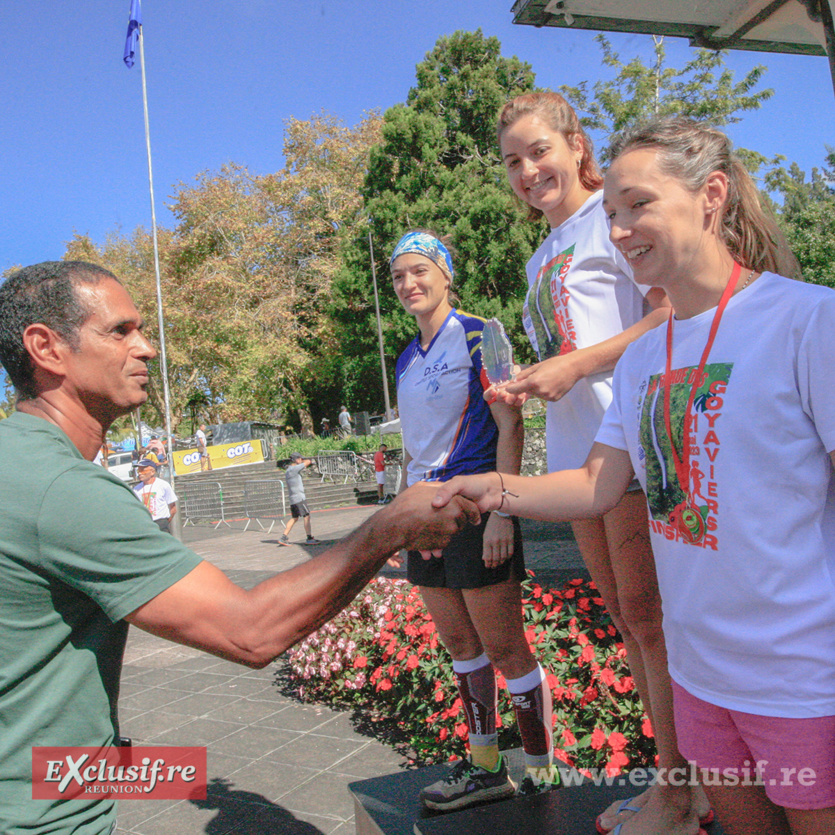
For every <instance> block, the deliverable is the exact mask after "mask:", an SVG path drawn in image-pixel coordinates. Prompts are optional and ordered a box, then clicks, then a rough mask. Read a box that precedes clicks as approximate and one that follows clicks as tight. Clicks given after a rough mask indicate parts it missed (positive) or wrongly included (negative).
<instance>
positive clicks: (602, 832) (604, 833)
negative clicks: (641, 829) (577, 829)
mask: <svg viewBox="0 0 835 835" xmlns="http://www.w3.org/2000/svg"><path fill="white" fill-rule="evenodd" d="M635 799H636V798H634V797H627V798H626V800H624V801H623V803H621V804H620V806H618V810H617V812H615V814H616V815H619V814H620V813H621V812H640V811H641V809H642V808H643V806H630V805H629V804H630V803H633V802H634V801H635ZM602 817H603V815H598V816H597V820H595V822H594V827H595V829H596V830H597V831H598V833H599V835H609V834H610V833H612V835H618V833H617V829H618V826H623V824H622V823H619V824H618V825H617V826H616V827H615V828H614V829H605V828H604V827H603V824H602V823H600V819H601V818H602Z"/></svg>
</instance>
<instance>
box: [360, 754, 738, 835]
mask: <svg viewBox="0 0 835 835" xmlns="http://www.w3.org/2000/svg"><path fill="white" fill-rule="evenodd" d="M504 756H505V758H506V760H507V763H508V768H509V771H510V774H511V777H512V778H513V780H514V781H515V782H516V783H518V782H519V780H520V779H521V777H522V775H523V773H524V762H523V760H522V752H521V750H520V749H517V750H514V751H506V752H504ZM447 768H448V766H446V765H439V766H431V767H429V768H422V769H418V770H415V771H403V772H400V773H398V774H390V775H387V776H385V777H376V778H374V779H372V780H361V781H358V782H356V783H351V784H350V785H349V789H350V790H351V793H352V794H353V796H354V807H355V813H356V818H355V819H356V827H357V835H544V833H547V835H595V831H596V830H595V826H594V821H595V818H596V817H597V816H598V815H599V814H600V812H601V811H603V809H605V808H606V807H607V806H608V805H609V804H610V803H612V802H613V801H615V800H621V799H624V798H627V797H632V796H634V795H636V794H639V793H640V792H641V790H642V789H640V788H636V787H635V786H633V785H631V784H630V783H629V781H628V780H627V779H625V778H624V779H623V781H622V782H621V783H620V784H617V785H611V786H605V785H601V786H595V785H594V783H593V782H586V783H583V784H582V785H579V786H571V787H564V788H560V789H557V790H556V791H552V792H547V793H546V794H541V795H537V796H535V797H519V798H511V799H510V800H504V801H499V802H496V803H486V804H483V805H481V806H476V807H472V808H469V809H463V810H461V811H459V812H449V813H446V814H437V813H433V812H429V811H427V810H425V809H423V808H422V806H421V804H420V802H419V800H418V794H419V792H420V790H421V789H422V788H423V787H424V786H428V785H429V784H430V783H434V782H435V781H436V780H438V779H440V778H441V777H443V775H444V773H445V772H446V770H447ZM707 831H708V833H709V835H723V832H722V827H721V826H720V825H719V823H718V822H715V823H713V824H711V826H709V827H708V829H707Z"/></svg>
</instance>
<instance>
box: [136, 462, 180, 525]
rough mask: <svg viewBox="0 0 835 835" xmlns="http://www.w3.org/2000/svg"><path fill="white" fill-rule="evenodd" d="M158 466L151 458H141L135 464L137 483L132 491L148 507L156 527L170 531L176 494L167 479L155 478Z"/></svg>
mask: <svg viewBox="0 0 835 835" xmlns="http://www.w3.org/2000/svg"><path fill="white" fill-rule="evenodd" d="M158 467H159V464H157V463H156V462H155V461H154V460H153V459H152V458H143V459H142V460H141V461H140V462H139V463H138V464H137V465H136V469H137V475H138V476H139V484H137V485H136V486H135V487H134V488H133V492H134V493H136V495H137V496H138V497H139V500H140V501H141V502H142V504H144V505H145V507H146V508H148V513H150V514H151V518H152V519H153V520H154V522H155V523H156V525H157V527H158V528H159V529H160V530H161V531H165V532H166V533H171V530H170V526H171V520H172V519H173V518H174V514H175V513H176V512H177V495H176V493H175V492H174V490H173V488H172V487H171V485H170V484H169V483H168V482H167V481H165V480H164V479H161V478H157V468H158Z"/></svg>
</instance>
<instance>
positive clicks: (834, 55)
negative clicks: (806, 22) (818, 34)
mask: <svg viewBox="0 0 835 835" xmlns="http://www.w3.org/2000/svg"><path fill="white" fill-rule="evenodd" d="M820 10H821V23H822V24H823V35H824V41H825V43H824V46H825V48H826V58H827V60H828V61H829V74H830V75H831V76H832V88H833V90H835V25H834V24H833V17H835V3H833V0H821V4H820Z"/></svg>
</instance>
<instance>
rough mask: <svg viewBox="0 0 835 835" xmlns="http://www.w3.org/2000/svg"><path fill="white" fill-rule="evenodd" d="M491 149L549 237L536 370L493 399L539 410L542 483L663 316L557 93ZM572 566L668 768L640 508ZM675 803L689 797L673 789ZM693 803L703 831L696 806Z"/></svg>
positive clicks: (514, 110)
mask: <svg viewBox="0 0 835 835" xmlns="http://www.w3.org/2000/svg"><path fill="white" fill-rule="evenodd" d="M497 131H498V138H499V145H500V148H501V154H502V159H503V160H504V163H505V167H506V170H507V175H508V179H509V181H510V185H511V188H512V189H513V192H514V194H515V195H516V196H517V197H518V198H519V199H520V200H522V201H523V202H524V203H525V204H526V205H527V206H528V207H529V209H530V212H529V219H531V220H533V219H539V218H541V217H542V216H543V215H544V216H545V219H546V220H547V221H548V223H549V224H550V226H551V232H550V234H549V235H548V237H547V238H546V239H545V241H544V242H543V243H542V245H541V246H540V247H539V249H538V250H537V251H536V252H535V253H534V255H533V257H532V258H531V259H530V261H529V262H528V265H527V273H528V284H529V289H528V294H527V296H526V298H525V304H524V308H523V319H524V324H525V330H526V331H527V333H528V337H529V339H530V341H531V345H532V346H533V348H534V351H535V352H536V353H537V356H538V358H539V360H540V361H539V362H538V363H536V364H535V365H532V366H530V367H529V368H526V369H524V370H523V371H521V372H520V373H519V374H518V375H517V377H516V379H515V381H513V382H512V383H510V384H508V385H507V386H504V387H503V388H501V389H499V390H498V391H497V392H496V394H497V396H498V397H499V398H500V399H503V400H505V402H508V403H518V402H524V400H525V399H527V398H528V397H540V398H542V399H543V400H546V401H548V405H547V416H546V442H547V449H548V471H549V472H554V471H556V470H564V469H571V468H575V467H579V466H580V465H581V464H582V463H583V461H585V460H586V456H587V455H588V454H589V451H590V450H591V447H592V444H593V443H594V436H595V434H596V433H597V430H598V428H599V427H600V422H601V421H602V419H603V415H604V413H605V411H606V408H607V407H608V405H609V403H610V402H611V399H612V369H613V368H614V367H615V363H616V362H617V361H618V359H619V358H620V356H621V354H622V353H623V351H624V349H625V348H626V346H627V345H629V343H630V342H632V341H633V340H635V339H637V338H638V337H639V336H640V335H641V334H643V333H646V332H647V331H648V330H650V329H652V328H653V327H656V326H658V325H660V324H661V323H662V322H663V321H664V319H665V316H666V310H667V309H668V302H667V298H666V296H665V294H664V291H663V290H660V289H658V288H650V287H644V288H643V289H639V287H638V286H637V285H636V284H635V283H634V282H633V280H632V274H631V270H630V268H629V265H628V264H627V263H626V259H625V258H624V257H623V256H622V255H621V254H620V253H619V252H618V251H617V249H616V247H615V246H614V245H613V244H612V243H611V241H610V240H609V227H608V224H607V222H606V216H605V214H604V211H603V207H602V198H603V193H602V191H601V187H602V185H603V176H602V174H601V172H600V169H599V167H598V165H597V163H596V162H595V159H594V155H593V150H592V144H591V140H590V139H589V138H588V136H587V135H586V133H585V131H584V130H583V128H582V126H581V125H580V122H579V120H578V118H577V115H576V113H575V112H574V110H573V109H572V107H571V106H570V105H569V104H568V102H566V101H565V99H564V98H563V97H562V96H560V95H558V94H557V93H548V92H543V93H528V94H526V95H523V96H518V97H517V98H515V99H512V100H511V101H509V102H508V103H507V104H506V105H505V106H504V107H503V108H502V110H501V112H500V113H499V118H498V127H497ZM572 528H573V530H574V537H575V539H576V540H577V545H578V546H579V548H580V552H581V554H582V556H583V560H584V562H585V564H586V566H587V568H588V570H589V573H590V574H591V577H592V579H593V580H594V581H595V583H596V584H597V586H598V589H599V590H600V593H601V596H602V597H603V599H604V601H605V602H606V607H607V608H608V610H609V613H610V614H611V616H612V619H613V620H614V622H615V624H616V626H617V627H618V629H619V630H620V632H621V635H622V636H623V640H624V644H625V646H626V650H627V655H628V658H629V664H630V668H631V671H632V674H633V677H634V679H635V684H636V686H637V688H638V692H639V694H640V696H641V700H642V701H643V704H644V707H645V709H646V712H647V714H648V715H649V717H650V719H651V721H652V727H653V729H654V732H655V739H656V744H657V747H658V752H659V757H660V762H661V764H662V766H666V767H672V765H673V764H675V763H676V762H677V761H678V751H677V747H676V741H675V731H674V727H673V714H672V690H671V688H670V679H669V674H668V673H667V662H666V656H665V652H664V640H663V635H662V632H661V604H660V600H659V598H658V587H657V581H656V578H655V569H654V566H653V560H652V550H651V548H650V545H649V534H648V529H647V517H646V508H645V503H644V500H643V496H642V494H641V492H640V490H639V489H637V487H635V488H633V489H632V490H631V491H630V492H627V493H626V495H625V496H624V497H623V499H622V500H621V501H620V502H619V503H618V505H617V506H616V507H614V508H612V509H611V510H610V511H609V512H608V513H606V514H605V515H602V516H598V517H597V518H594V519H582V520H573V521H572ZM681 793H682V794H689V791H688V790H687V789H686V788H684V789H682V792H681ZM694 794H695V797H694V798H693V801H692V802H693V803H694V804H695V805H696V806H697V807H698V809H699V812H700V816H701V817H702V819H703V820H704V821H705V822H706V821H708V820H709V819H710V818H709V814H710V811H709V808H708V805H707V801H706V799H705V797H704V795H702V794H701V793H700V792H698V791H695V792H694ZM645 801H646V793H645V795H643V796H640V797H638V798H632V799H630V800H629V801H623V802H620V803H617V804H613V806H612V807H610V808H609V809H608V810H606V812H604V813H603V814H602V815H601V816H600V817H599V818H598V820H597V828H598V831H599V832H601V833H605V832H608V831H610V830H612V829H614V828H615V827H616V826H617V825H618V824H620V823H623V822H625V821H626V820H628V818H629V817H630V816H631V815H632V814H634V812H635V811H636V810H637V809H639V808H640V807H641V806H642V805H643V803H644V802H645Z"/></svg>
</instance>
